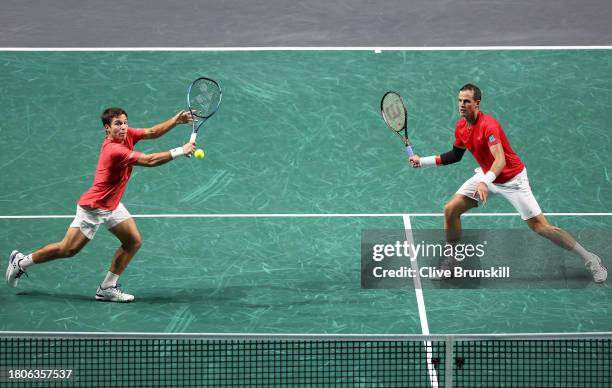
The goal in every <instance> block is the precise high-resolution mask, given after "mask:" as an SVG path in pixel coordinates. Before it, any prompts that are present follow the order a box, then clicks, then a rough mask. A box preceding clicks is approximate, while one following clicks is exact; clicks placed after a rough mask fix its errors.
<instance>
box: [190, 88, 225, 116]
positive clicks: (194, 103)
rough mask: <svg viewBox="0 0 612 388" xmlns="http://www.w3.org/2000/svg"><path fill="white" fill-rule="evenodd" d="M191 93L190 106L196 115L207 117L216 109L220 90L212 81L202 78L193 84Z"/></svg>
mask: <svg viewBox="0 0 612 388" xmlns="http://www.w3.org/2000/svg"><path fill="white" fill-rule="evenodd" d="M194 92H195V93H194ZM191 93H192V98H191V107H192V108H193V109H194V111H195V113H196V115H197V116H200V117H208V116H210V115H212V114H213V113H214V112H215V111H216V110H217V108H218V106H219V102H220V99H221V90H220V89H219V87H218V86H217V85H216V84H214V83H213V82H211V81H206V80H202V81H200V82H198V83H197V84H195V85H193V87H192V88H191Z"/></svg>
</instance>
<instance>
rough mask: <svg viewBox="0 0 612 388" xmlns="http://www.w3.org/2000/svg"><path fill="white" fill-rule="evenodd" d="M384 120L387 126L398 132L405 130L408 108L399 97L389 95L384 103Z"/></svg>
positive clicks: (392, 94)
mask: <svg viewBox="0 0 612 388" xmlns="http://www.w3.org/2000/svg"><path fill="white" fill-rule="evenodd" d="M382 111H383V118H384V119H385V122H386V123H387V125H388V126H389V127H390V128H391V129H393V130H394V131H396V132H400V131H401V130H403V129H404V125H405V124H406V108H405V107H404V103H403V102H402V99H401V97H400V96H399V95H397V94H394V93H389V94H387V95H386V96H385V98H384V99H383V101H382Z"/></svg>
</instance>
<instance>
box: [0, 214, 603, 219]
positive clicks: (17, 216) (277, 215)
mask: <svg viewBox="0 0 612 388" xmlns="http://www.w3.org/2000/svg"><path fill="white" fill-rule="evenodd" d="M405 215H407V216H410V217H443V216H444V214H443V213H260V214H257V213H252V214H249V213H244V214H226V213H220V214H204V213H194V214H178V213H177V214H132V217H133V218H326V217H329V218H341V217H403V216H405ZM544 215H546V216H550V217H560V216H577V217H610V216H612V213H544ZM515 216H519V214H518V213H466V214H463V215H462V217H515ZM55 218H74V214H68V215H65V214H58V215H0V219H55Z"/></svg>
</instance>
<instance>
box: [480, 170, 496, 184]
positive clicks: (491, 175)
mask: <svg viewBox="0 0 612 388" xmlns="http://www.w3.org/2000/svg"><path fill="white" fill-rule="evenodd" d="M495 178H497V176H496V175H495V173H494V172H493V171H491V170H489V171H487V173H486V174H484V176H483V177H482V180H481V182H484V183H486V184H487V185H490V184H491V183H493V181H494V180H495Z"/></svg>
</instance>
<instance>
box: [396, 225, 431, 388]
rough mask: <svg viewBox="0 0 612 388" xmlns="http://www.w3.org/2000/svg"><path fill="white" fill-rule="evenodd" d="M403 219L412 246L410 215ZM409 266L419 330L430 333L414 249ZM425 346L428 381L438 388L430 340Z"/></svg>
mask: <svg viewBox="0 0 612 388" xmlns="http://www.w3.org/2000/svg"><path fill="white" fill-rule="evenodd" d="M402 220H403V221H404V232H405V234H406V242H407V243H408V244H409V245H410V246H412V247H414V236H413V235H412V223H411V222H410V215H408V214H404V215H403V216H402ZM410 267H411V269H412V270H413V271H415V276H414V277H413V278H412V280H413V282H414V293H415V296H416V300H417V308H418V310H419V321H420V322H421V332H422V334H423V335H430V332H429V322H428V321H427V309H426V308H425V296H424V295H423V288H422V287H421V276H420V275H419V266H418V264H417V257H416V255H415V252H414V250H413V251H412V253H411V257H410ZM423 346H424V347H425V361H426V363H427V371H428V375H429V382H430V383H431V386H432V388H438V387H439V385H438V373H437V371H436V368H435V367H434V365H433V363H432V359H433V354H432V350H431V341H423Z"/></svg>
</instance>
